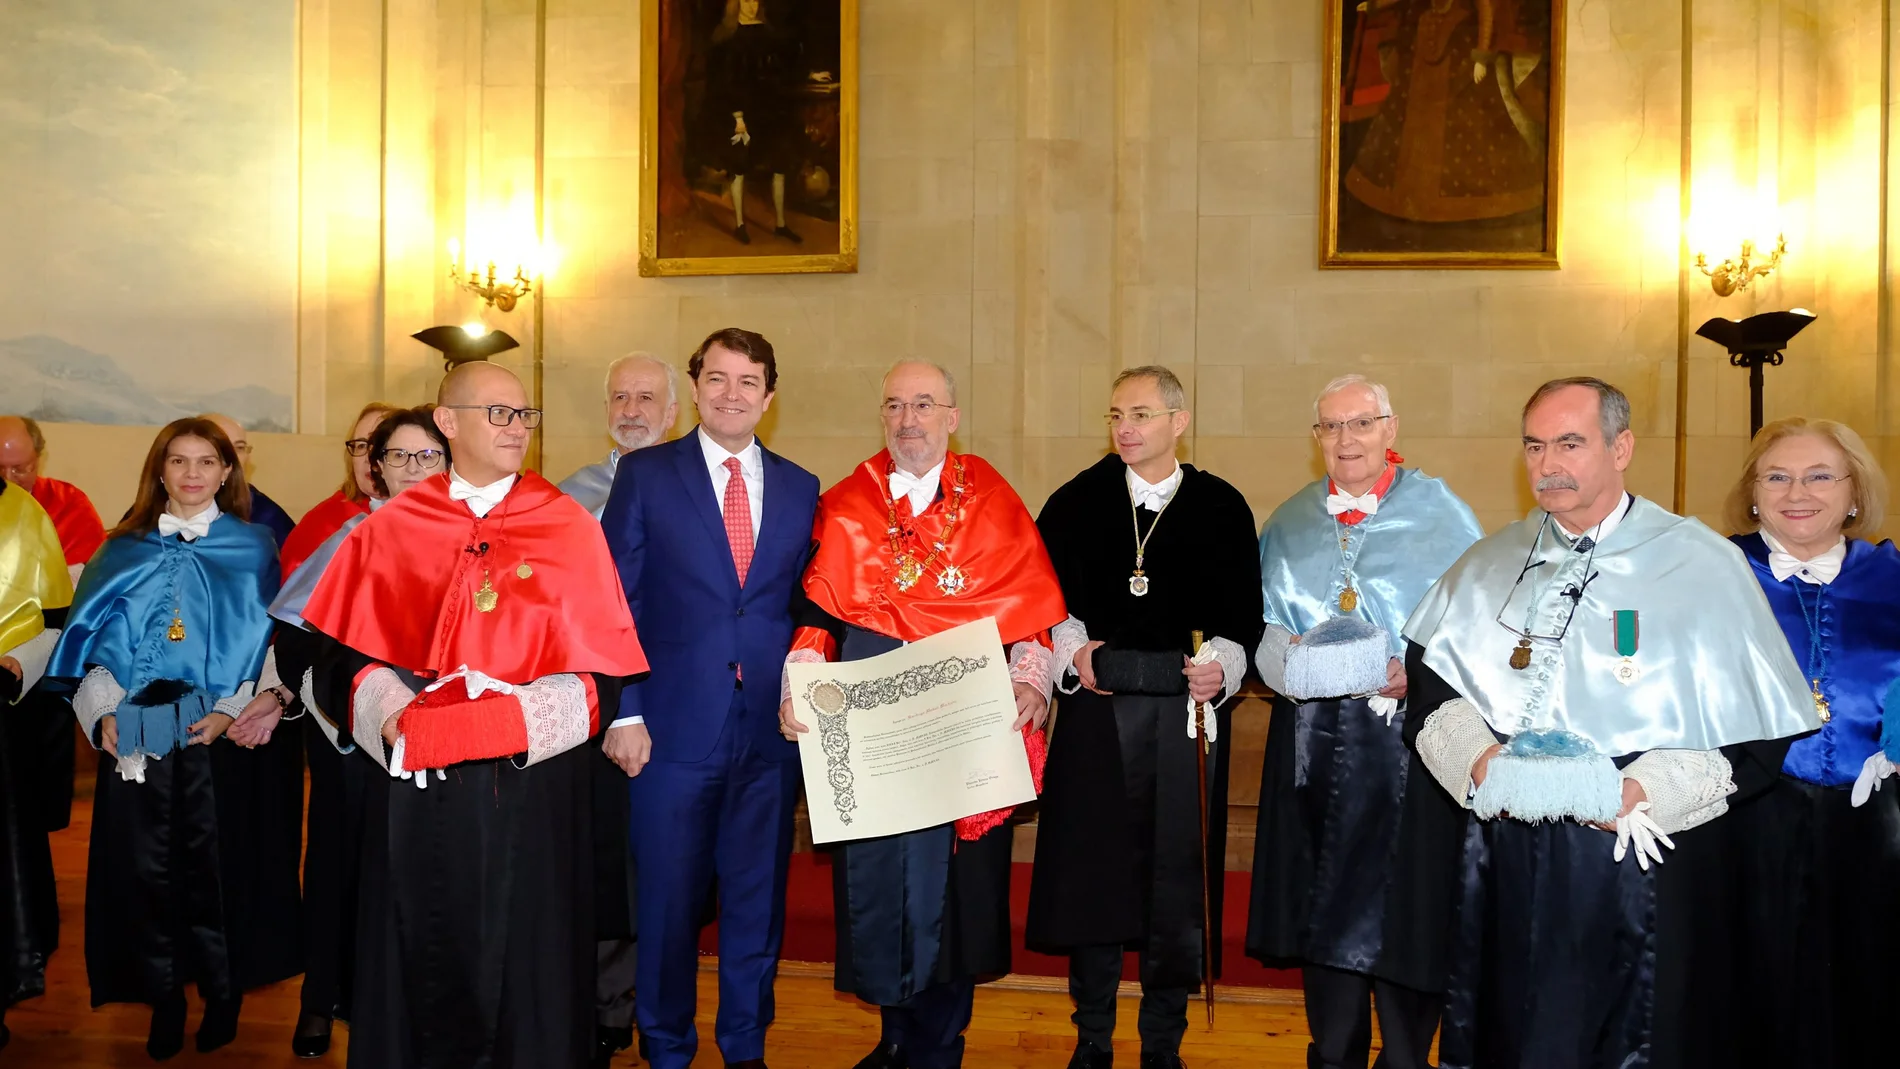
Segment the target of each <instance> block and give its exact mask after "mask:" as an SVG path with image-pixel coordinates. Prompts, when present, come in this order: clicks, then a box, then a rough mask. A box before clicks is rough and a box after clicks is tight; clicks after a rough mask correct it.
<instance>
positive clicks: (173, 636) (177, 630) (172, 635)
mask: <svg viewBox="0 0 1900 1069" xmlns="http://www.w3.org/2000/svg"><path fill="white" fill-rule="evenodd" d="M165 638H166V640H167V641H170V642H183V641H185V621H184V618H183V617H181V616H179V615H178V614H177V613H172V625H171V626H170V627H168V628H166V629H165Z"/></svg>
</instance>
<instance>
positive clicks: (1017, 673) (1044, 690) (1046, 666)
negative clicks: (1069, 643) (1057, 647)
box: [1009, 639, 1056, 701]
mask: <svg viewBox="0 0 1900 1069" xmlns="http://www.w3.org/2000/svg"><path fill="white" fill-rule="evenodd" d="M1009 681H1010V682H1012V683H1027V684H1028V685H1029V686H1032V687H1034V688H1036V691H1037V692H1038V693H1040V694H1041V695H1042V699H1043V700H1044V701H1048V700H1049V693H1050V691H1052V690H1054V689H1055V685H1056V655H1055V651H1053V650H1051V649H1050V648H1049V647H1047V646H1045V645H1043V644H1042V643H1040V642H1037V641H1036V640H1034V639H1025V640H1023V641H1021V642H1018V643H1016V645H1014V646H1012V647H1010V651H1009Z"/></svg>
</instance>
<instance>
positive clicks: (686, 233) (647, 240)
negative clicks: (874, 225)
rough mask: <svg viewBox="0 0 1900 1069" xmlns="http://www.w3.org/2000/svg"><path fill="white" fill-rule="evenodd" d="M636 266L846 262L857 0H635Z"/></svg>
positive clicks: (768, 267)
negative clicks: (639, 58)
mask: <svg viewBox="0 0 1900 1069" xmlns="http://www.w3.org/2000/svg"><path fill="white" fill-rule="evenodd" d="M644 3H645V10H644V24H643V34H642V46H643V49H644V54H645V65H644V66H643V68H642V71H643V73H642V77H641V82H642V86H643V92H644V94H645V98H644V105H645V106H644V107H643V109H642V118H643V126H644V131H645V132H644V136H645V152H644V153H643V160H642V168H641V170H642V183H641V191H640V192H641V215H640V226H641V237H640V243H641V244H640V271H641V274H644V275H720V274H759V273H787V272H811V271H855V270H856V269H857V233H856V226H857V2H856V0H644Z"/></svg>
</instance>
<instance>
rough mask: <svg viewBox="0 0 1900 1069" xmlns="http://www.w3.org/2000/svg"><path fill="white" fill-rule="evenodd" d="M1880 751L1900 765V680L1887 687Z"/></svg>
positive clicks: (1882, 715) (1882, 716)
mask: <svg viewBox="0 0 1900 1069" xmlns="http://www.w3.org/2000/svg"><path fill="white" fill-rule="evenodd" d="M1880 750H1881V752H1882V753H1885V754H1886V755H1887V760H1889V761H1892V762H1893V763H1894V764H1897V765H1900V679H1896V680H1894V681H1893V683H1892V684H1890V685H1889V686H1888V687H1887V703H1886V704H1885V705H1883V706H1881V717H1880Z"/></svg>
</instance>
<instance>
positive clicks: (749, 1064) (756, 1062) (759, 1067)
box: [726, 1058, 766, 1069]
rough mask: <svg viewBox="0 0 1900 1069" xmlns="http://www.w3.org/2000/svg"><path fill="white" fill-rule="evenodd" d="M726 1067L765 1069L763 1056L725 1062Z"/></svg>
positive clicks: (727, 1068)
mask: <svg viewBox="0 0 1900 1069" xmlns="http://www.w3.org/2000/svg"><path fill="white" fill-rule="evenodd" d="M726 1069H766V1067H765V1059H764V1058H747V1059H746V1060H745V1061H742V1062H727V1063H726Z"/></svg>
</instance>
